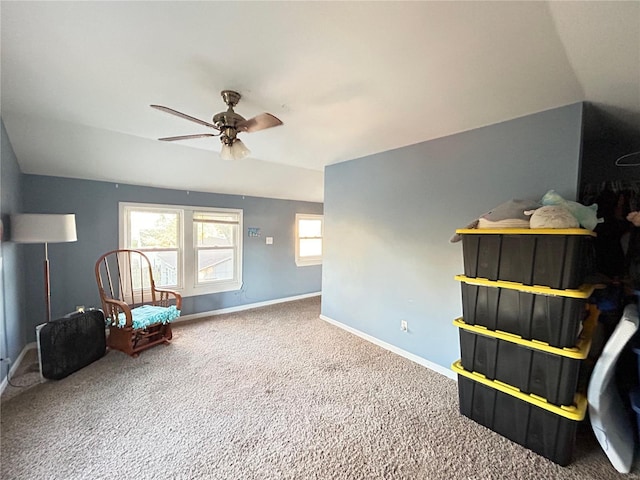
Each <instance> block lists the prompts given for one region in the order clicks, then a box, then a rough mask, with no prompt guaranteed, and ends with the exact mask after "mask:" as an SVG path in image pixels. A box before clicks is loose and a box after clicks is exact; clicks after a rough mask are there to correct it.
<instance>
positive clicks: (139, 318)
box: [117, 305, 180, 330]
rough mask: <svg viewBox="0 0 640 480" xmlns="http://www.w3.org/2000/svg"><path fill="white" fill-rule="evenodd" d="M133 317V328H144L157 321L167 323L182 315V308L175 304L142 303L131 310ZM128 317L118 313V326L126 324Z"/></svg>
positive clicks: (121, 326)
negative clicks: (165, 305) (166, 305)
mask: <svg viewBox="0 0 640 480" xmlns="http://www.w3.org/2000/svg"><path fill="white" fill-rule="evenodd" d="M131 316H132V317H133V328H134V329H136V330H138V329H143V328H147V327H148V326H150V325H154V324H156V323H162V324H166V323H169V322H171V321H173V320H175V319H176V318H178V317H179V316H180V310H178V309H177V308H176V306H175V305H171V306H169V307H158V306H155V305H141V306H140V307H136V308H134V309H133V310H131ZM126 323H127V317H126V316H125V314H124V313H120V314H119V315H118V325H117V326H118V327H120V328H123V327H125V326H126Z"/></svg>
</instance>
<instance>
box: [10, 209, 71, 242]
mask: <svg viewBox="0 0 640 480" xmlns="http://www.w3.org/2000/svg"><path fill="white" fill-rule="evenodd" d="M76 240H78V237H77V235H76V216H75V215H74V214H64V215H57V214H41V213H21V214H18V215H11V241H13V242H16V243H61V242H75V241H76Z"/></svg>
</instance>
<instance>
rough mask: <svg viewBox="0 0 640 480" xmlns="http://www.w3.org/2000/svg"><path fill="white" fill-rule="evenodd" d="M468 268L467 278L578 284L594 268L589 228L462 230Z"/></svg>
mask: <svg viewBox="0 0 640 480" xmlns="http://www.w3.org/2000/svg"><path fill="white" fill-rule="evenodd" d="M456 233H458V234H460V235H462V251H463V257H464V273H465V275H466V276H468V277H478V278H486V279H489V280H506V281H509V282H517V283H522V284H524V285H545V286H548V287H551V288H556V289H574V288H578V287H579V286H580V285H581V284H582V283H584V280H585V278H586V277H587V276H588V275H590V274H592V273H593V270H594V265H595V250H594V244H593V236H595V234H594V233H593V232H591V231H590V230H585V229H581V228H571V229H518V228H513V229H461V230H457V231H456Z"/></svg>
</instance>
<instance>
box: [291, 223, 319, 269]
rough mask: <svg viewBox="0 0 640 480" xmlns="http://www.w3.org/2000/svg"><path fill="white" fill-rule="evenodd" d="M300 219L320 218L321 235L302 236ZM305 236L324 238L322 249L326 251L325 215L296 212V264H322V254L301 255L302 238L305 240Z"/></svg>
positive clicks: (303, 265)
mask: <svg viewBox="0 0 640 480" xmlns="http://www.w3.org/2000/svg"><path fill="white" fill-rule="evenodd" d="M300 220H320V221H321V227H320V228H321V230H320V237H300V232H299V231H298V230H299V227H298V226H299V225H300ZM305 238H319V239H320V240H322V250H323V252H324V215H318V214H312V213H296V228H295V244H296V247H295V250H296V265H297V266H298V267H308V266H311V265H322V254H320V255H317V256H314V257H301V256H300V240H303V239H305Z"/></svg>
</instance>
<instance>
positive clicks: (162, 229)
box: [120, 203, 242, 296]
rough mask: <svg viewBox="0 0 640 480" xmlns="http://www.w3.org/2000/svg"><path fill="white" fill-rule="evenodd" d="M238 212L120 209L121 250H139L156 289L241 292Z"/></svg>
mask: <svg viewBox="0 0 640 480" xmlns="http://www.w3.org/2000/svg"><path fill="white" fill-rule="evenodd" d="M241 232H242V210H234V209H221V208H206V207H185V206H174V205H149V204H139V203H121V204H120V245H121V246H122V248H134V249H136V250H141V251H143V252H144V253H145V254H146V255H147V256H148V257H149V260H150V261H151V265H152V268H153V277H154V280H155V282H156V286H158V287H168V288H172V289H175V290H178V291H179V292H180V293H181V294H182V295H183V296H193V295H203V294H208V293H216V292H226V291H231V290H239V289H240V288H241V287H242V234H241Z"/></svg>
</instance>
